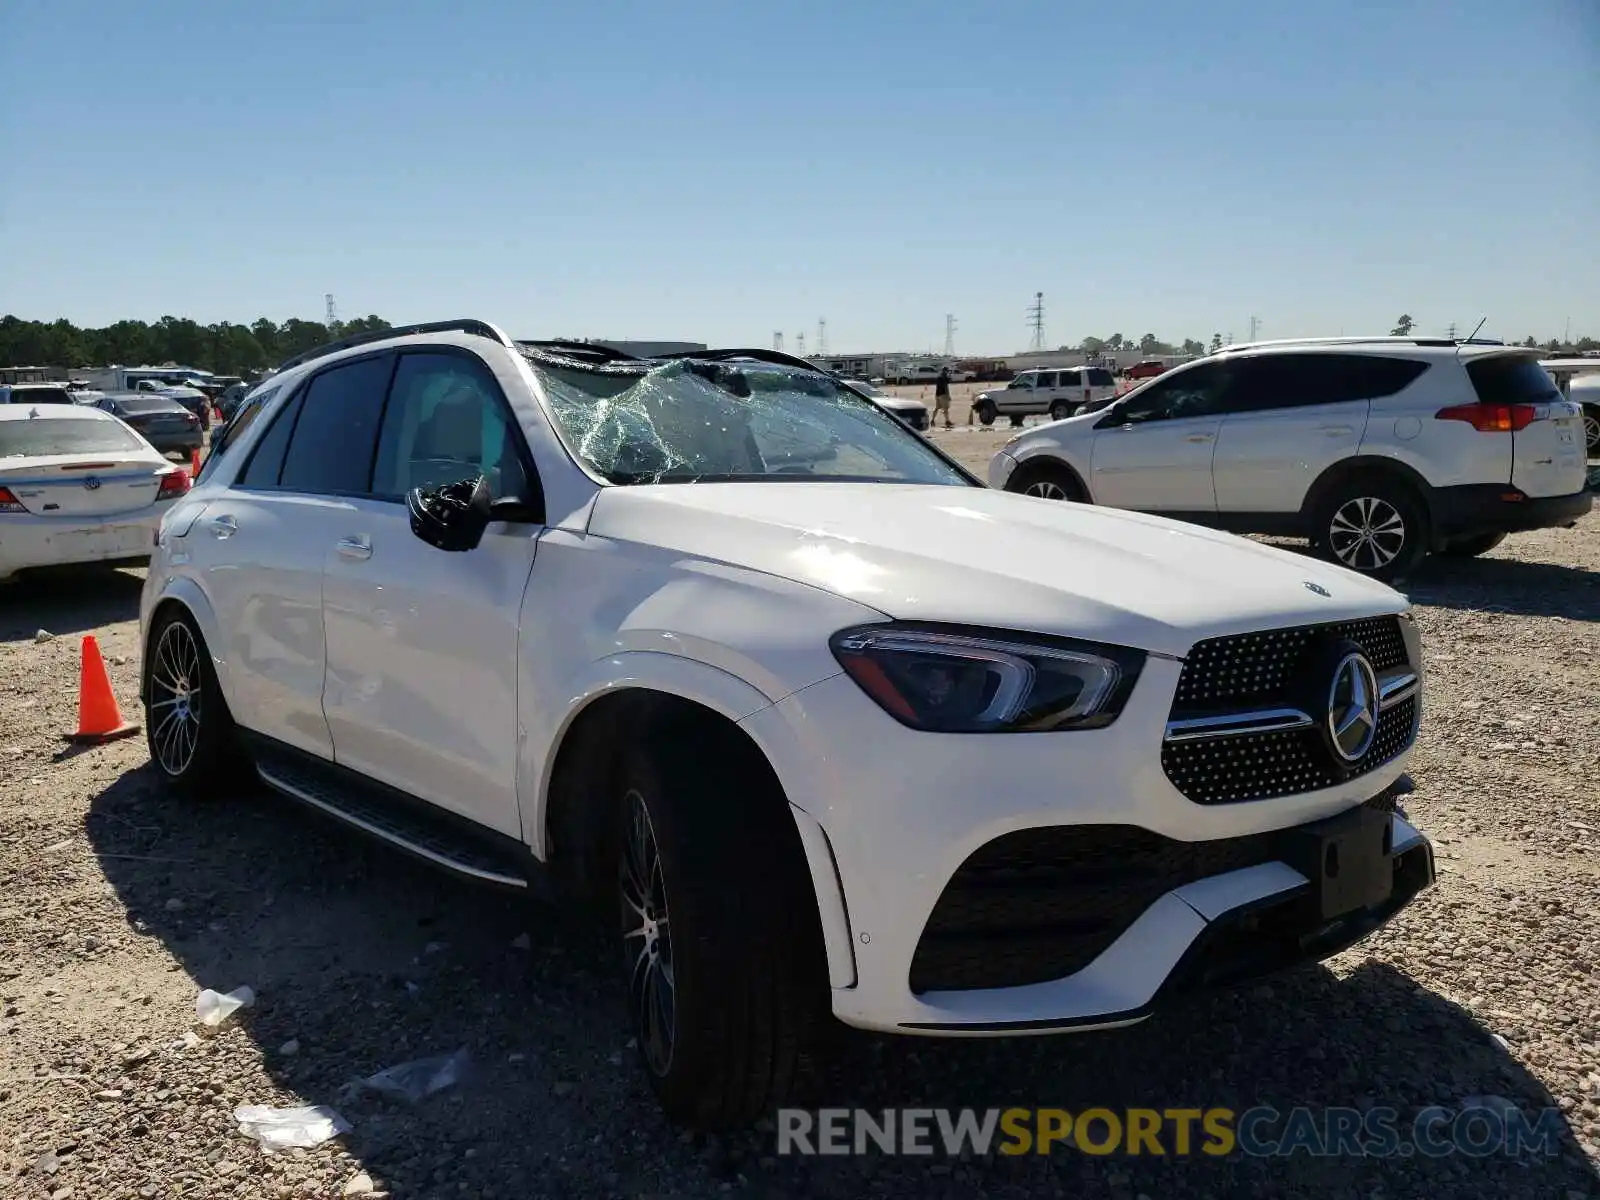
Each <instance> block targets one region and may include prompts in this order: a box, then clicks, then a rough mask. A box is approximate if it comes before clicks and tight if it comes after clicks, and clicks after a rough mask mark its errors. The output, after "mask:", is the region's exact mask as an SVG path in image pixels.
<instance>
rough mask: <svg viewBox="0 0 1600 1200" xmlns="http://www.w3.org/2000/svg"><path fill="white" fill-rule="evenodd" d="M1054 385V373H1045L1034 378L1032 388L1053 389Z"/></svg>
mask: <svg viewBox="0 0 1600 1200" xmlns="http://www.w3.org/2000/svg"><path fill="white" fill-rule="evenodd" d="M1055 385H1056V373H1055V372H1054V371H1046V372H1044V374H1042V375H1036V376H1034V380H1033V386H1034V387H1036V388H1053V387H1055Z"/></svg>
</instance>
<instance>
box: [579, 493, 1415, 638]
mask: <svg viewBox="0 0 1600 1200" xmlns="http://www.w3.org/2000/svg"><path fill="white" fill-rule="evenodd" d="M589 532H590V533H592V534H595V535H598V536H601V537H605V538H612V539H616V540H619V541H631V542H639V543H642V544H646V545H651V546H659V547H662V548H665V549H669V550H672V551H675V552H678V553H682V554H688V555H694V556H696V557H699V558H705V559H710V560H713V561H717V562H724V563H729V564H732V565H735V566H741V567H746V568H749V569H751V570H756V571H761V572H764V573H766V574H770V575H777V576H781V577H783V578H785V579H792V580H795V581H798V582H801V583H806V584H810V585H811V586H813V587H817V588H821V589H823V590H825V591H829V592H832V593H834V594H836V595H839V596H845V597H848V598H849V599H851V600H854V601H856V602H857V603H860V604H865V605H869V606H871V607H872V608H875V609H877V610H878V611H880V612H882V613H884V614H885V615H887V616H890V617H895V618H899V619H903V620H918V621H940V622H952V623H956V624H964V625H986V626H991V627H997V628H1004V629H1015V630H1023V631H1033V632H1038V633H1051V634H1059V635H1063V636H1067V637H1079V638H1087V639H1091V640H1095V641H1104V642H1113V643H1117V644H1120V645H1127V646H1134V647H1137V648H1139V649H1142V650H1150V651H1156V652H1158V653H1165V654H1173V655H1182V654H1185V653H1187V651H1188V650H1189V647H1190V646H1192V645H1193V644H1194V643H1195V642H1196V641H1198V640H1200V639H1201V638H1207V637H1216V636H1220V635H1222V634H1228V633H1242V632H1247V631H1251V630H1256V629H1270V628H1276V627H1279V626H1287V625H1299V624H1313V623H1317V622H1322V621H1341V620H1349V619H1352V618H1356V617H1365V616H1373V615H1376V614H1379V613H1392V612H1400V611H1403V610H1404V609H1405V608H1406V606H1407V602H1406V599H1405V597H1404V596H1402V595H1400V594H1399V593H1398V592H1396V591H1394V590H1393V589H1391V588H1389V587H1386V586H1384V585H1383V584H1381V583H1377V582H1375V581H1373V580H1370V579H1367V578H1365V577H1363V576H1361V575H1357V574H1355V573H1354V572H1351V571H1347V570H1345V569H1344V568H1342V567H1336V566H1333V565H1331V564H1328V563H1323V562H1319V561H1317V560H1316V559H1312V558H1308V557H1306V556H1305V555H1301V554H1295V553H1292V552H1289V551H1286V550H1278V549H1275V548H1273V547H1270V546H1264V545H1262V544H1260V543H1258V542H1252V541H1248V540H1246V539H1244V538H1240V537H1234V536H1233V535H1231V534H1225V533H1217V532H1214V531H1212V530H1207V529H1201V528H1200V527H1198V526H1195V525H1186V524H1183V523H1182V522H1178V521H1170V520H1166V519H1164V518H1161V517H1152V516H1146V515H1144V514H1142V513H1132V512H1125V511H1122V510H1120V509H1111V508H1097V507H1093V506H1089V505H1080V504H1066V503H1057V502H1049V501H1043V500H1036V499H1033V498H1031V497H1027V496H1018V495H1013V494H1012V493H1009V492H1000V491H994V490H991V489H988V488H958V487H930V486H912V485H898V484H853V483H699V484H658V485H648V486H640V487H610V488H605V489H603V490H602V492H601V493H600V495H599V497H598V499H597V500H596V502H595V506H594V510H593V515H592V517H591V519H590V523H589ZM1310 585H1315V586H1316V587H1317V588H1319V589H1320V590H1321V592H1326V593H1327V595H1322V594H1320V592H1318V591H1313V590H1312V586H1310Z"/></svg>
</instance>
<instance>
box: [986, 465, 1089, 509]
mask: <svg viewBox="0 0 1600 1200" xmlns="http://www.w3.org/2000/svg"><path fill="white" fill-rule="evenodd" d="M1006 491H1008V492H1018V493H1020V494H1021V495H1024V496H1034V497H1036V498H1038V499H1040V500H1076V501H1078V502H1080V503H1081V502H1083V501H1085V500H1087V499H1088V497H1087V496H1085V495H1084V491H1083V484H1081V483H1080V482H1078V477H1077V476H1076V475H1075V474H1073V473H1072V471H1071V470H1070V469H1069V468H1067V467H1064V466H1062V465H1061V464H1060V463H1056V462H1037V463H1023V464H1022V466H1020V467H1018V468H1017V469H1016V471H1015V473H1013V474H1012V476H1011V478H1010V479H1008V480H1006Z"/></svg>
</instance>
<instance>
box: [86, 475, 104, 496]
mask: <svg viewBox="0 0 1600 1200" xmlns="http://www.w3.org/2000/svg"><path fill="white" fill-rule="evenodd" d="M83 486H84V487H86V488H88V489H89V490H90V491H91V492H92V491H94V490H95V489H96V488H98V487H99V486H100V477H99V476H98V475H85V476H84V477H83Z"/></svg>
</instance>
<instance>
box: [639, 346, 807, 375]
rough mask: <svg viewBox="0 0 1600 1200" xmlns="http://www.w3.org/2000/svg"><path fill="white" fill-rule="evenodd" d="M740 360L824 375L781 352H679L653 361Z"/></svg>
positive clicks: (656, 357)
mask: <svg viewBox="0 0 1600 1200" xmlns="http://www.w3.org/2000/svg"><path fill="white" fill-rule="evenodd" d="M740 358H748V359H750V360H751V361H753V362H764V363H772V364H773V365H775V366H779V367H796V368H798V369H799V370H802V371H806V372H808V373H810V374H812V375H822V374H824V372H823V371H822V369H821V368H819V367H818V366H817V365H816V363H809V362H807V361H806V360H805V359H803V358H800V357H798V356H796V355H793V354H785V353H784V352H783V351H782V350H739V349H731V350H680V351H677V352H676V353H673V354H657V355H656V356H655V360H654V361H658V362H671V361H674V360H682V359H694V360H697V361H699V362H730V361H732V360H734V359H740Z"/></svg>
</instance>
